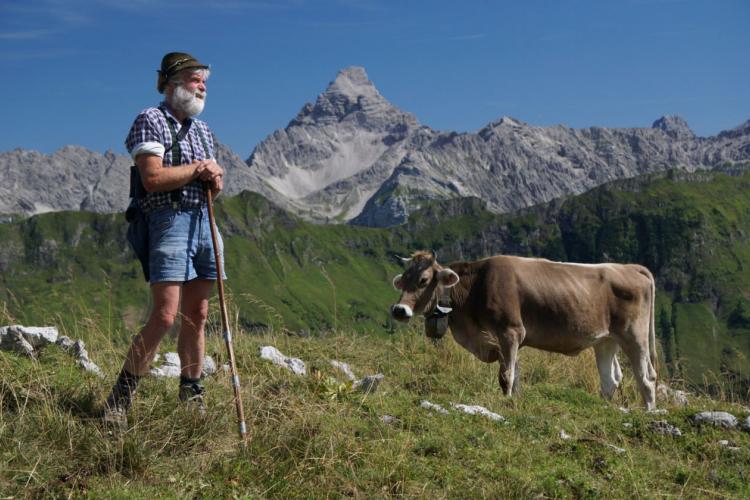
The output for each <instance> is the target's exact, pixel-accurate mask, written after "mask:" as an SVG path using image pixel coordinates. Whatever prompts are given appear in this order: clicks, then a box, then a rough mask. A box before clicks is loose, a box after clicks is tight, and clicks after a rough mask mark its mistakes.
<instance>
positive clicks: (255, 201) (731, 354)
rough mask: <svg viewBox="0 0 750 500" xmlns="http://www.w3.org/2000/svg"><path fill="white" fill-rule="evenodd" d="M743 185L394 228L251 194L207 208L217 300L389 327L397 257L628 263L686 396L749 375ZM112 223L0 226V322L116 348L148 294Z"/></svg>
mask: <svg viewBox="0 0 750 500" xmlns="http://www.w3.org/2000/svg"><path fill="white" fill-rule="evenodd" d="M748 187H750V174H748V173H745V174H744V175H734V176H730V175H727V174H722V173H706V172H702V173H695V174H685V173H680V174H678V173H669V174H665V175H657V176H649V177H644V178H640V179H635V180H630V181H624V182H618V183H615V184H611V185H607V186H603V187H601V188H598V189H595V190H593V191H591V192H589V193H586V194H584V195H581V196H576V197H571V198H568V199H564V200H556V201H555V202H553V203H550V204H547V205H544V206H540V207H534V208H533V209H529V210H526V211H523V212H521V213H517V214H509V215H503V216H498V215H494V214H491V213H489V212H487V211H485V210H484V209H483V205H482V203H481V202H480V201H479V200H473V199H464V200H452V201H448V202H443V203H435V204H432V205H430V206H427V207H425V208H424V209H423V210H421V211H420V212H418V213H416V214H413V215H412V217H411V218H410V220H409V222H408V223H407V224H406V225H404V226H401V227H397V228H388V229H374V228H362V227H352V226H346V225H328V226H321V225H313V224H309V223H306V222H303V221H301V220H298V219H296V218H294V217H292V216H290V215H289V214H287V213H285V212H283V211H281V210H279V209H278V208H276V207H274V206H273V205H271V204H270V203H269V202H268V201H267V200H265V199H264V198H262V197H260V196H259V195H256V194H253V193H244V194H242V195H240V196H236V197H234V198H230V199H220V201H219V202H218V203H217V220H218V222H219V225H220V227H221V229H222V232H223V235H224V240H225V246H226V255H225V257H226V268H227V273H228V275H229V281H228V283H227V289H228V291H229V300H230V303H231V308H232V311H234V314H235V316H236V319H237V322H238V324H239V325H241V326H242V327H243V328H244V329H245V330H247V331H254V330H264V331H265V330H268V329H269V328H271V329H274V330H277V331H278V330H287V331H290V332H293V333H301V334H303V335H306V334H315V335H319V334H321V333H326V332H330V331H352V330H353V331H360V332H365V331H369V332H382V331H384V330H391V329H392V328H393V325H392V324H391V323H390V321H389V320H388V314H387V310H388V306H389V304H390V303H392V302H393V300H394V299H395V298H396V292H395V291H394V290H393V289H392V287H391V284H390V283H391V279H392V277H393V276H394V275H395V274H397V273H398V272H399V269H400V268H399V266H398V264H397V259H396V258H395V257H396V256H397V255H408V254H409V253H411V252H412V251H413V250H415V249H420V248H433V249H435V250H436V251H437V253H438V256H439V258H440V261H441V262H449V261H451V260H458V259H474V258H479V257H484V256H488V255H491V254H495V253H509V254H517V255H528V256H538V257H548V258H551V259H555V260H570V261H577V262H601V261H620V262H640V263H643V264H645V265H647V266H648V267H649V268H650V269H652V271H654V273H655V274H656V276H657V281H658V286H659V292H660V293H659V308H658V311H657V320H658V321H657V322H658V325H659V327H658V328H659V334H660V338H661V341H662V344H663V347H664V349H663V356H664V359H665V361H666V362H667V364H668V366H669V370H670V372H671V374H672V375H673V376H675V377H678V378H680V377H681V378H685V379H688V380H689V381H690V382H692V383H695V384H700V385H709V386H710V385H712V384H713V383H714V382H715V381H717V380H718V379H719V378H722V377H723V378H724V379H727V380H733V381H735V382H737V383H738V384H737V385H736V386H733V387H734V389H733V390H736V391H738V393H739V394H738V395H739V396H745V397H746V396H747V390H748V384H747V380H748V378H750V361H749V360H748V356H750V241H749V239H750V217H749V216H750V197H749V196H748V192H750V191H749V190H748ZM124 234H125V224H124V221H123V219H122V216H120V215H95V214H89V213H74V212H63V213H53V214H43V215H39V216H35V217H32V218H30V219H27V220H22V221H15V222H9V223H6V224H0V241H2V242H3V244H2V246H0V304H2V305H0V307H2V309H0V311H2V315H3V316H4V318H1V319H2V321H0V323H2V324H6V323H9V322H17V323H22V324H29V325H41V324H57V325H59V326H61V327H62V328H63V329H64V330H65V331H66V332H69V333H70V334H71V335H73V336H75V332H76V330H80V329H81V328H84V327H85V324H86V323H87V322H96V323H97V324H98V325H103V327H104V328H106V330H107V331H108V333H109V335H110V336H111V337H112V338H113V339H115V341H116V342H122V343H125V342H126V341H127V339H128V338H129V337H130V335H132V334H133V333H134V332H135V331H136V330H137V328H138V326H139V324H140V323H141V321H142V320H143V318H144V315H145V305H146V304H147V300H148V290H147V286H146V284H145V283H144V282H143V280H142V277H141V275H140V269H139V267H138V264H137V263H136V262H135V261H134V260H132V258H131V254H130V251H129V248H128V247H127V243H126V242H125V238H124Z"/></svg>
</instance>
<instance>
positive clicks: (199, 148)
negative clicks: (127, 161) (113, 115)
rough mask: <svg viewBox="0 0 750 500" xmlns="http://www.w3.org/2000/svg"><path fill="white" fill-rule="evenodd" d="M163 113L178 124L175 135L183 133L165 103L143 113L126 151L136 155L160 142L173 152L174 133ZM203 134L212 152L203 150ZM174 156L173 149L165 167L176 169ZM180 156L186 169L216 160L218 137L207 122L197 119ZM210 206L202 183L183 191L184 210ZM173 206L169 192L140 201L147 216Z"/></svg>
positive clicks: (135, 123)
mask: <svg viewBox="0 0 750 500" xmlns="http://www.w3.org/2000/svg"><path fill="white" fill-rule="evenodd" d="M161 110H164V112H165V113H166V115H167V117H168V119H169V120H171V121H172V123H173V124H174V128H175V133H179V132H180V128H182V124H180V122H179V121H178V120H177V118H175V117H174V116H173V115H172V113H170V112H169V109H167V107H166V106H165V104H164V103H161V104H160V105H159V107H158V108H147V109H145V110H143V111H141V113H140V114H139V115H138V116H137V117H136V119H135V121H134V122H133V126H132V127H130V132H129V133H128V137H127V138H126V139H125V147H127V148H128V152H129V153H131V154H132V152H133V150H135V149H136V148H137V147H138V146H139V145H141V144H143V143H148V142H158V143H160V144H162V145H163V146H164V148H165V149H169V148H170V146H172V133H171V132H170V130H169V125H167V121H166V120H165V119H164V114H163V113H162V112H161ZM201 133H202V135H203V138H205V140H206V145H207V146H208V151H204V150H203V142H202V141H201ZM174 152H175V151H174V149H172V150H171V151H169V152H167V153H165V155H164V160H163V161H164V163H163V164H164V166H165V167H169V166H173V161H174V159H173V154H174ZM180 156H181V160H182V162H181V164H182V165H185V164H187V163H192V162H194V161H196V160H206V159H209V158H213V157H214V137H213V133H212V132H211V129H209V128H208V125H207V124H206V122H204V121H201V120H196V119H193V124H192V126H191V127H190V131H189V132H188V134H187V135H186V136H185V138H184V139H183V140H182V141H180ZM206 202H207V200H206V194H205V192H204V191H203V183H202V182H201V181H199V180H194V181H192V182H190V183H188V184H186V185H184V186H183V187H182V202H181V204H180V206H182V207H185V208H188V207H200V206H204V205H205V204H206ZM170 203H171V199H170V194H169V192H168V191H166V192H156V193H147V194H146V196H145V197H143V198H141V199H140V200H139V204H140V207H141V210H143V211H144V212H152V211H154V210H156V209H158V208H162V207H165V206H168V205H169V204H170Z"/></svg>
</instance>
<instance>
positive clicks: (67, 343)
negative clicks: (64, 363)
mask: <svg viewBox="0 0 750 500" xmlns="http://www.w3.org/2000/svg"><path fill="white" fill-rule="evenodd" d="M55 344H57V345H58V346H60V348H62V350H63V351H65V352H67V353H68V354H72V355H75V340H73V339H71V338H70V337H68V336H67V335H61V336H60V337H58V338H57V341H55Z"/></svg>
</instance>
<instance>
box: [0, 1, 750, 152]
mask: <svg viewBox="0 0 750 500" xmlns="http://www.w3.org/2000/svg"><path fill="white" fill-rule="evenodd" d="M749 27H750V1H748V0H578V1H576V0H567V1H566V0H559V1H554V0H549V1H542V0H524V1H522V0H516V1H495V2H490V1H478V0H477V1H475V0H461V1H447V0H446V1H442V0H437V1H417V0H413V1H412V0H400V1H376V0H276V1H274V0H258V1H252V0H251V1H243V0H217V1H193V0H184V1H176V0H121V1H116V0H89V1H84V0H0V64H2V67H3V76H2V79H0V89H2V94H3V97H4V99H3V101H4V105H5V107H6V109H7V108H8V107H10V113H7V112H6V113H4V115H5V116H6V117H7V118H9V119H7V118H6V120H5V123H4V125H3V127H2V129H3V133H2V134H0V151H7V150H11V149H14V148H17V147H21V148H26V149H34V150H38V151H42V152H45V153H51V152H53V151H55V150H56V149H58V148H60V147H62V146H64V145H67V144H78V145H82V146H85V147H87V148H89V149H92V150H95V151H100V152H103V151H105V150H108V149H111V150H114V151H115V152H118V153H123V152H124V151H125V149H124V146H123V139H124V136H125V134H126V132H127V130H128V128H129V126H130V124H131V122H132V120H133V118H134V117H135V115H136V114H137V113H138V112H139V111H140V110H141V109H143V108H145V107H147V106H150V105H153V104H155V103H157V102H158V101H159V97H160V96H159V95H158V94H157V92H156V90H155V81H156V68H158V66H159V62H160V60H161V57H162V55H163V54H164V53H166V52H169V51H175V50H177V51H187V52H190V53H192V54H193V55H195V56H196V57H198V58H199V59H200V60H201V61H204V62H207V63H210V64H211V66H212V75H211V79H210V80H209V82H208V84H209V89H208V90H209V95H208V101H207V105H206V111H205V112H204V113H203V115H201V118H203V119H205V120H206V121H208V122H209V124H210V125H211V127H212V128H213V129H214V132H215V133H216V134H217V136H218V138H219V140H221V141H222V142H224V143H226V144H228V145H229V146H230V147H231V148H232V149H233V150H234V151H235V152H237V153H238V154H239V155H240V156H241V157H243V158H247V157H248V156H249V154H250V153H251V152H252V149H253V148H254V147H255V145H256V144H257V143H258V142H259V141H261V140H262V139H263V138H265V137H266V136H267V135H269V134H270V133H272V132H273V131H274V130H275V129H277V128H283V127H285V126H286V125H287V123H288V122H289V120H291V119H292V118H293V117H294V116H295V115H296V114H297V112H298V111H299V109H300V108H301V107H302V106H303V105H304V103H305V102H308V101H314V100H315V98H316V97H317V95H318V94H319V93H320V92H322V91H323V90H324V89H325V88H326V86H327V85H328V83H329V82H330V81H331V80H333V78H334V77H335V76H336V73H337V72H338V71H339V70H340V69H342V68H344V67H346V66H349V65H358V66H363V67H365V69H366V70H367V73H368V75H369V77H370V79H371V80H372V81H373V82H374V84H375V86H376V87H377V88H378V90H379V91H380V93H381V94H383V96H385V97H386V98H387V99H388V100H389V101H391V102H392V103H393V104H395V105H396V106H398V107H399V108H401V109H403V110H405V111H409V112H411V113H413V114H414V115H416V117H417V118H418V119H419V120H420V122H421V123H423V124H425V125H429V126H431V127H432V128H435V129H438V130H457V131H462V132H463V131H476V130H477V129H479V128H481V127H483V126H484V125H486V124H487V123H489V122H491V121H493V120H496V119H498V118H499V117H501V116H512V117H515V118H518V119H520V120H523V121H526V122H528V123H531V124H533V125H542V126H547V125H554V124H564V125H567V126H571V127H576V128H579V127H589V126H594V125H597V126H606V127H649V126H650V125H651V123H652V122H653V121H654V120H655V119H657V118H659V117H660V116H661V115H664V114H679V115H681V116H682V117H684V118H685V119H686V120H687V121H688V123H689V124H690V126H691V127H692V128H693V130H694V131H695V132H696V133H697V134H698V135H701V136H709V135H714V134H716V133H718V132H719V131H721V130H724V129H728V128H733V127H735V126H737V125H739V124H740V123H742V122H744V121H746V120H748V119H750V63H749V62H748V61H749V60H750V56H749V53H750V28H749Z"/></svg>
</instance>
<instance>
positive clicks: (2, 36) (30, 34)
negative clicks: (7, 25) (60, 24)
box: [0, 29, 54, 40]
mask: <svg viewBox="0 0 750 500" xmlns="http://www.w3.org/2000/svg"><path fill="white" fill-rule="evenodd" d="M52 33H54V30H48V29H36V30H22V31H0V40H39V39H41V38H46V37H48V36H49V35H51V34H52Z"/></svg>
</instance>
